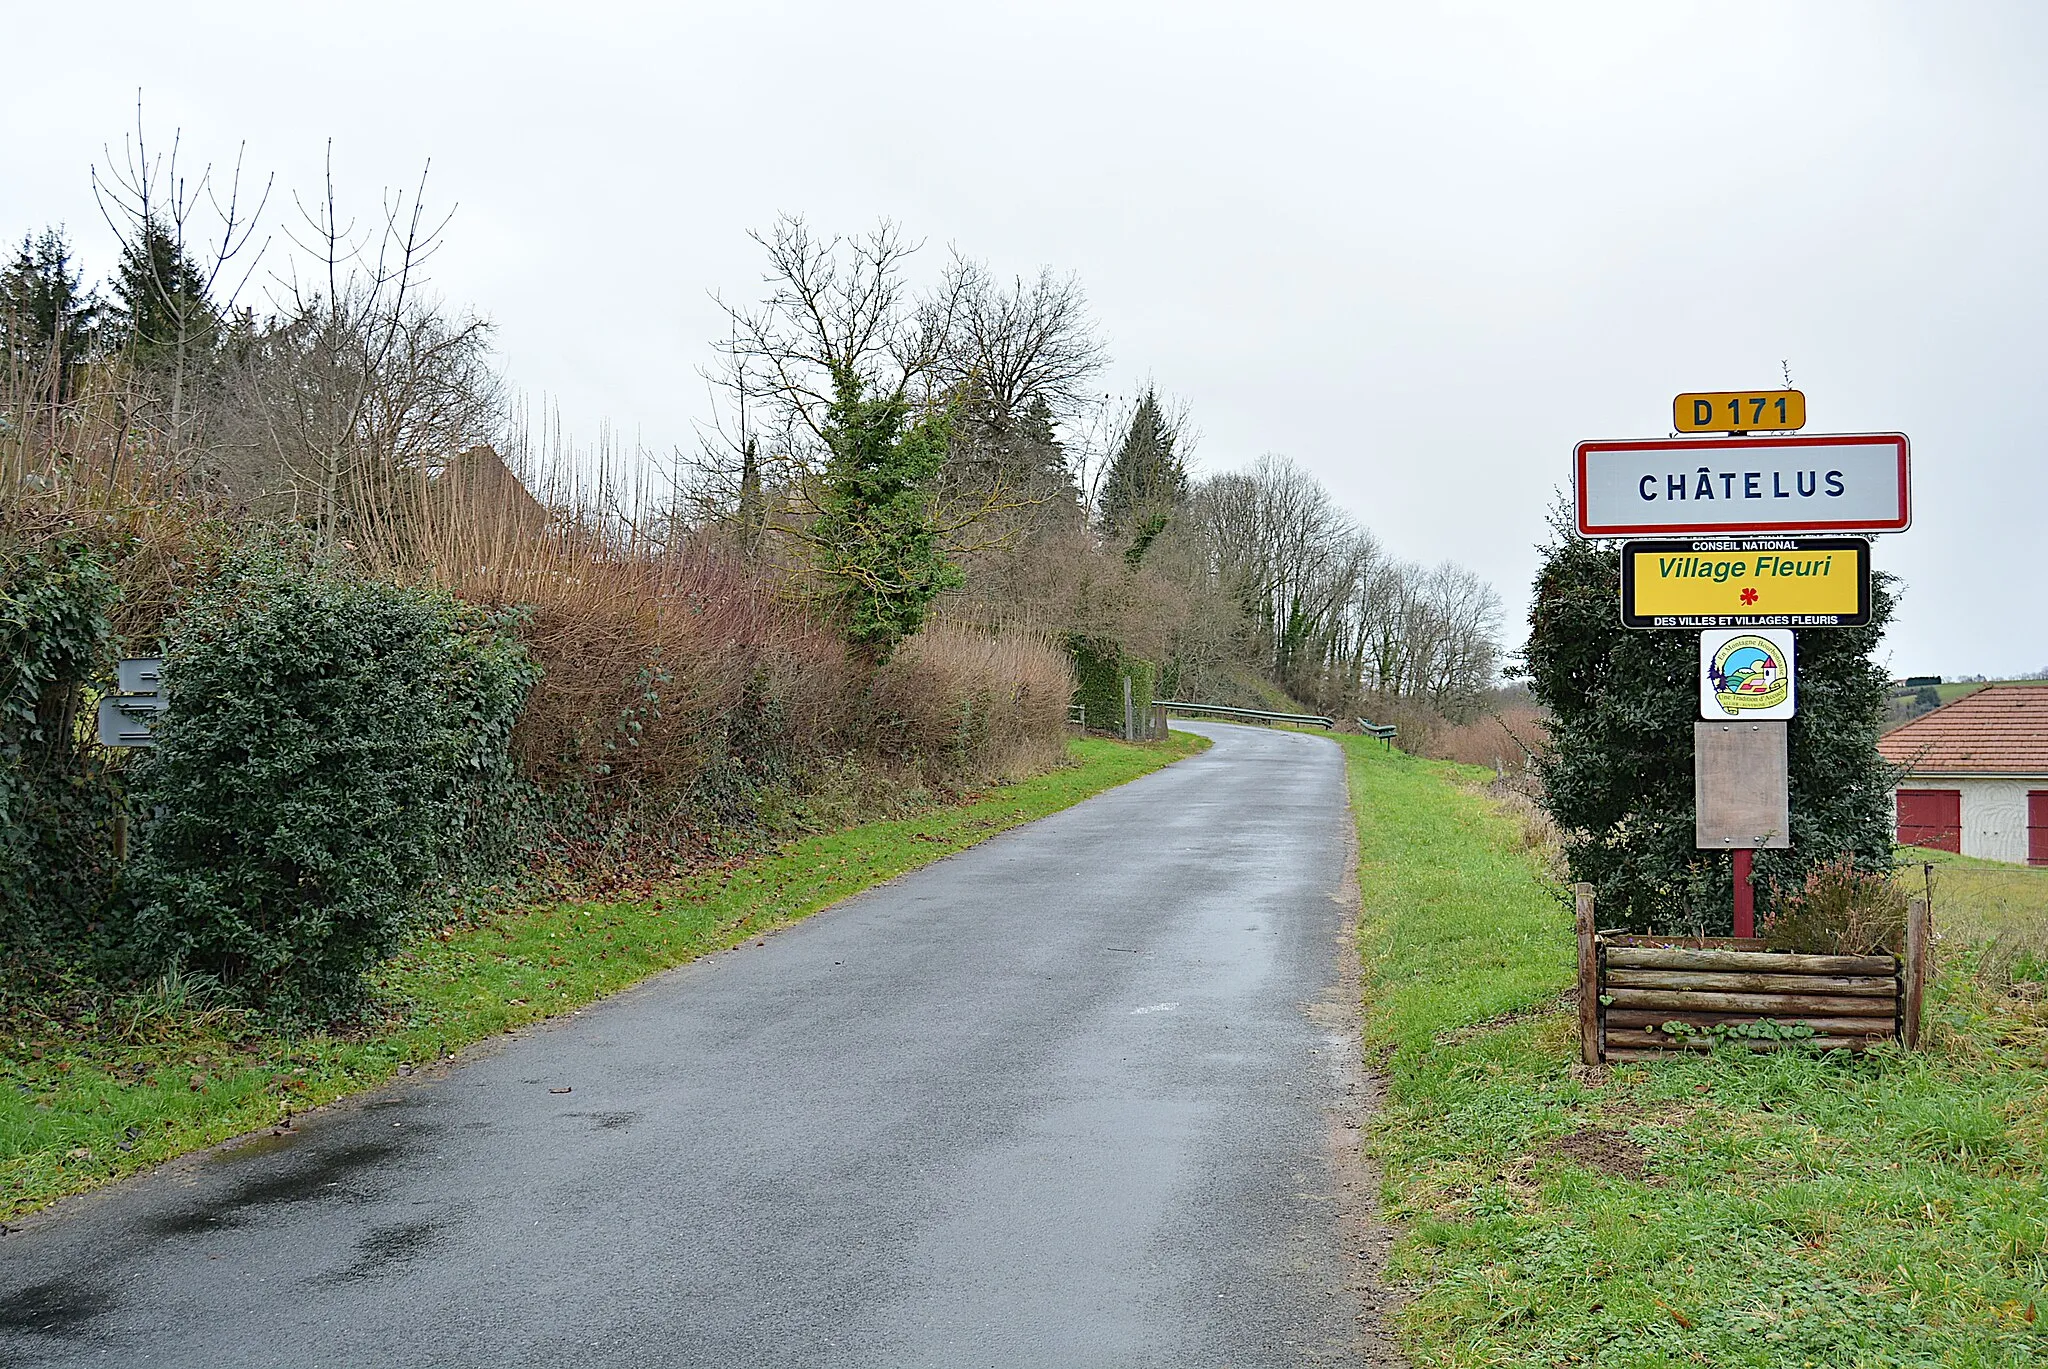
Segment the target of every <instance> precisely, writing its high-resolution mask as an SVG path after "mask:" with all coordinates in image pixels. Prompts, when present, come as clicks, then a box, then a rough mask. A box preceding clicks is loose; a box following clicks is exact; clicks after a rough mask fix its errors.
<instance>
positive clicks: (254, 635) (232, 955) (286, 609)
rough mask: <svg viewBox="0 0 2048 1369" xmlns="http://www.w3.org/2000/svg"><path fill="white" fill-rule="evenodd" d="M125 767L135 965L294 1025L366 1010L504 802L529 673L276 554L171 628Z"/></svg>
mask: <svg viewBox="0 0 2048 1369" xmlns="http://www.w3.org/2000/svg"><path fill="white" fill-rule="evenodd" d="M164 658H165V669H164V689H165V691H166V694H167V696H168V702H169V711H168V713H167V714H166V715H165V717H164V720H163V722H162V723H161V724H160V728H159V738H160V744H159V745H158V747H157V748H156V749H155V750H154V751H153V752H151V753H150V754H149V755H148V756H146V757H145V758H144V760H143V763H142V764H141V765H140V766H139V767H138V775H137V778H136V784H135V807H136V811H137V812H139V813H148V814H153V816H152V817H151V820H150V821H148V822H147V823H146V824H145V826H144V829H143V839H142V841H141V843H140V846H139V850H138V852H137V854H136V856H135V858H134V860H133V861H132V862H131V865H130V869H129V874H128V881H127V889H126V894H127V898H126V906H127V908H128V917H129V925H128V929H127V930H128V933H129V937H130V943H131V944H130V949H131V951H132V953H133V954H134V956H135V957H136V959H137V960H138V961H139V962H140V968H144V969H159V968H167V967H169V966H173V965H176V966H179V967H181V968H183V969H186V970H189V971H197V972H200V973H203V974H207V975H210V976H212V977H214V978H215V979H217V980H218V981H219V982H220V983H221V984H222V985H223V986H224V987H225V988H226V989H227V990H228V991H229V992H231V993H232V994H233V995H234V996H236V997H237V998H238V999H240V1000H241V1001H244V1002H247V1003H251V1004H254V1005H257V1006H261V1007H264V1008H266V1009H270V1010H273V1011H277V1012H280V1013H282V1014H285V1015H288V1016H296V1017H303V1018H307V1019H318V1020H325V1019H332V1018H335V1017H338V1016H342V1015H346V1014H347V1013H349V1012H351V1011H353V1010H355V1009H356V1008H357V1007H358V1006H359V1005H360V1002H361V998H362V992H363V990H362V983H363V979H362V976H363V972H364V971H365V970H367V969H368V968H369V967H370V966H372V965H373V964H375V963H376V962H377V961H378V960H380V959H382V958H384V957H385V956H387V955H389V954H390V953H391V952H392V951H394V950H395V949H396V948H397V946H398V944H399V941H400V939H401V937H402V936H403V935H404V933H405V931H406V930H407V928H408V926H409V925H410V924H411V923H412V922H413V921H414V920H415V919H416V918H417V917H418V916H419V915H420V914H421V913H422V912H423V911H424V910H425V909H427V908H429V907H430V906H432V903H433V897H434V893H435V891H436V889H437V888H440V889H445V888H446V887H447V883H448V880H449V879H450V877H451V875H452V874H453V872H454V871H455V870H456V869H457V867H459V866H461V865H462V864H463V863H464V862H465V857H466V856H467V855H468V854H469V853H471V852H472V851H473V850H475V849H477V848H480V847H488V846H489V845H491V842H492V833H493V830H494V822H493V814H494V812H501V811H502V800H503V798H504V796H505V793H506V791H507V789H508V787H509V786H510V784H511V782H512V775H511V764H510V761H509V759H508V755H507V749H506V747H507V741H508V739H509V737H510V735H511V730H512V724H513V720H514V718H515V717H516V716H517V714H518V712H519V709H520V707H521V705H522V703H523V702H524V700H525V697H526V695H527V692H528V690H529V689H530V688H531V687H532V685H533V683H534V680H535V678H536V672H535V669H534V667H533V666H532V664H531V663H530V662H529V660H528V658H527V656H526V654H525V651H524V649H523V648H522V647H521V646H520V644H519V642H518V639H517V637H516V635H515V634H514V632H513V631H512V624H511V623H510V622H509V621H508V620H507V618H506V617H505V616H504V615H498V614H491V613H487V612H484V611H482V610H479V609H476V608H472V607H468V606H465V605H463V604H461V603H458V602H457V601H456V600H454V599H453V598H451V597H449V596H448V595H446V594H444V593H441V592H439V591H437V590H434V589H430V588H425V587H409V586H400V585H394V584H389V583H385V582H380V581H376V580H371V579H368V578H365V577H363V576H361V575H360V574H358V573H356V572H354V571H351V570H349V569H347V568H345V567H343V566H341V565H339V564H337V563H335V562H332V561H330V560H327V559H325V558H323V557H321V556H318V555H315V554H312V553H310V552H309V551H307V550H306V549H305V548H304V547H303V546H301V545H297V544H295V543H293V542H292V541H290V540H289V539H284V540H271V541H264V542H260V543H258V544H256V545H253V546H250V547H247V548H244V549H242V550H239V551H236V552H233V553H231V554H230V555H229V556H228V557H227V558H226V559H225V561H224V563H223V565H222V567H221V570H220V572H219V573H218V574H217V575H216V576H215V577H214V578H213V579H211V580H210V581H209V582H208V583H207V584H206V585H205V586H204V587H203V588H201V589H200V590H198V591H197V592H196V593H194V594H193V595H192V596H191V597H190V598H189V599H188V600H187V601H186V602H185V603H184V604H183V605H182V606H181V607H180V608H179V610H178V611H177V613H176V614H175V615H174V616H173V618H172V619H171V620H170V622H169V623H168V625H167V628H166V634H165V644H164Z"/></svg>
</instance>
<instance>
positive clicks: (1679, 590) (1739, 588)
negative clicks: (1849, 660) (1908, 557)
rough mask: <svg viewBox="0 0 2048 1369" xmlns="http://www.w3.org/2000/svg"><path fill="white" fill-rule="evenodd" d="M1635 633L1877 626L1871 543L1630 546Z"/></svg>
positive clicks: (1624, 596)
mask: <svg viewBox="0 0 2048 1369" xmlns="http://www.w3.org/2000/svg"><path fill="white" fill-rule="evenodd" d="M1621 556H1622V565H1621V617H1622V622H1623V624H1624V625H1626V626H1628V627H1667V628H1694V627H1697V628H1709V627H1743V626H1750V627H1793V628H1799V627H1851V626H1857V625H1860V624H1862V623H1866V622H1868V621H1869V620H1870V543H1868V542H1866V541H1863V540H1861V539H1859V538H1842V537H1836V538H1786V537H1778V538H1753V539H1748V540H1744V541H1704V540H1703V541H1694V542H1627V543H1624V544H1623V545H1622V553H1621Z"/></svg>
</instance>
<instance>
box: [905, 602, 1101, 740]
mask: <svg viewBox="0 0 2048 1369" xmlns="http://www.w3.org/2000/svg"><path fill="white" fill-rule="evenodd" d="M1073 694H1074V676H1073V670H1072V668H1071V666H1070V665H1069V664H1068V661H1067V655H1066V653H1065V652H1063V651H1061V650H1060V649H1059V648H1058V647H1057V646H1055V645H1054V644H1053V641H1052V639H1051V638H1050V637H1049V636H1047V635H1046V634H1044V633H1041V632H1035V631H1032V630H1030V629H1026V628H998V629H994V630H987V629H982V628H976V627H971V626H968V625H965V624H961V623H955V622H945V621H940V622H935V623H933V624H931V625H930V626H929V627H927V628H926V629H925V630H924V631H923V632H921V633H919V634H918V635H917V636H916V637H913V638H911V639H910V640H909V641H908V642H906V643H904V644H903V646H902V647H901V648H900V649H899V650H898V651H897V652H896V654H895V656H894V657H892V658H891V659H890V661H889V663H888V665H886V666H884V667H883V668H882V670H881V671H879V672H878V673H877V675H876V677H875V683H874V691H873V696H872V697H873V708H874V719H875V722H876V724H877V728H878V732H879V734H880V739H882V741H883V744H884V746H885V748H886V750H888V751H889V752H890V753H891V754H893V755H895V756H897V757H899V758H902V759H911V758H917V759H919V760H920V761H921V763H922V764H924V765H926V766H927V767H928V768H929V767H938V768H939V769H940V770H941V771H950V772H952V773H956V774H962V775H974V776H977V777H985V778H999V777H1012V778H1014V777H1021V776H1023V775H1027V774H1035V773H1038V772H1040V771H1043V770H1046V769H1049V768H1051V767H1052V766H1055V765H1057V764H1059V763H1060V761H1061V760H1062V758H1063V757H1064V756H1065V754H1066V721H1067V704H1068V701H1069V700H1070V699H1072V698H1073Z"/></svg>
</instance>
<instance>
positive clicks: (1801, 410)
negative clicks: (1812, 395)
mask: <svg viewBox="0 0 2048 1369" xmlns="http://www.w3.org/2000/svg"><path fill="white" fill-rule="evenodd" d="M1671 425H1672V427H1674V428H1676V429H1677V430H1678V431H1679V432H1682V433H1790V432H1797V431H1798V430H1799V429H1801V428H1803V427H1805V426H1806V396H1805V395H1804V394H1803V393H1801V392H1800V391H1798V390H1725V391H1721V390H1717V391H1714V392H1712V393H1709V394H1696V395H1680V396H1679V397H1678V398H1676V399H1674V400H1672V401H1671Z"/></svg>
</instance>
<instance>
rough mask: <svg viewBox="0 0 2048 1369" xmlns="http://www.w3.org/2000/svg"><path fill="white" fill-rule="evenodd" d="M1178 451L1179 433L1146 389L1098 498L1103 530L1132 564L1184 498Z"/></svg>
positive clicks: (1185, 486) (1185, 483) (1185, 477)
mask: <svg viewBox="0 0 2048 1369" xmlns="http://www.w3.org/2000/svg"><path fill="white" fill-rule="evenodd" d="M1179 447H1180V434H1179V432H1178V431H1177V430H1176V427H1175V425H1174V423H1173V422H1172V421H1171V420H1170V419H1169V418H1168V417H1167V414H1166V411H1165V409H1164V407H1162V406H1161V404H1160V403H1159V395H1158V392H1157V391H1155V390H1154V389H1152V388H1151V387H1149V386H1148V387H1147V388H1146V390H1145V393H1144V394H1143V395H1142V396H1140V397H1139V399H1138V404H1137V407H1136V408H1135V409H1133V410H1132V411H1131V421H1130V425H1129V426H1128V427H1126V428H1125V429H1124V435H1123V438H1122V440H1121V441H1119V442H1118V443H1117V448H1116V454H1115V455H1114V456H1112V457H1111V458H1110V462H1109V466H1108V468H1107V470H1105V471H1104V472H1103V476H1102V490H1101V493H1100V494H1099V496H1098V498H1097V506H1098V508H1099V510H1100V513H1101V517H1102V525H1103V527H1104V528H1105V529H1106V530H1107V531H1108V532H1109V534H1110V536H1112V537H1114V538H1116V539H1118V540H1120V541H1124V542H1126V543H1128V546H1127V547H1126V549H1125V552H1124V556H1125V558H1126V559H1127V560H1129V561H1130V563H1131V564H1132V565H1134V566H1135V565H1136V564H1137V563H1138V562H1139V561H1140V560H1142V559H1143V558H1144V555H1145V552H1146V550H1147V549H1148V548H1149V547H1150V546H1151V544H1152V542H1153V540H1154V539H1155V538H1157V537H1158V536H1159V534H1160V533H1161V532H1163V531H1165V529H1166V525H1167V523H1168V522H1169V521H1170V520H1171V519H1172V517H1173V513H1174V511H1175V510H1176V509H1177V508H1179V507H1180V505H1181V504H1182V503H1184V502H1185V501H1186V499H1187V492H1188V473H1187V468H1186V466H1185V465H1184V464H1183V463H1182V460H1181V453H1180V451H1179V450H1178V449H1179Z"/></svg>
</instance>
